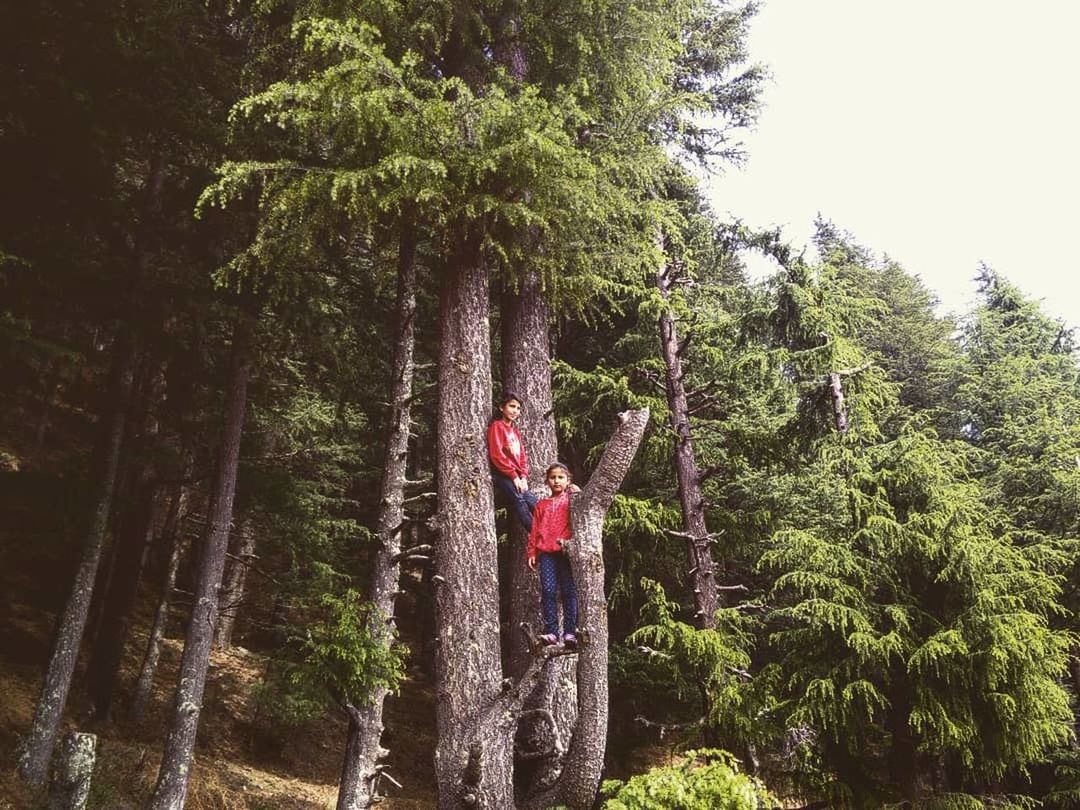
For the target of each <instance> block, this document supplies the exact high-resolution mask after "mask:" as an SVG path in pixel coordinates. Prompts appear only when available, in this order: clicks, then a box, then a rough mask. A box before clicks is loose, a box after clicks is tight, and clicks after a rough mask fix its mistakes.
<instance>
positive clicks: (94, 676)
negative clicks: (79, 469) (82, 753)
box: [86, 468, 155, 721]
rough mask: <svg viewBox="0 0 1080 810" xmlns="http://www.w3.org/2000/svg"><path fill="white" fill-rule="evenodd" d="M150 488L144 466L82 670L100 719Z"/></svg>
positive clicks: (140, 555)
mask: <svg viewBox="0 0 1080 810" xmlns="http://www.w3.org/2000/svg"><path fill="white" fill-rule="evenodd" d="M154 490H155V486H154V482H153V480H152V478H151V473H150V470H149V469H146V468H144V469H143V470H142V472H141V474H140V475H139V481H138V483H137V484H136V485H135V487H134V489H133V492H132V502H133V504H134V508H132V509H131V510H130V511H129V512H128V514H127V515H126V516H125V517H124V519H123V520H121V521H120V536H119V537H118V538H117V539H116V541H115V543H114V545H115V547H116V551H115V565H114V570H113V576H112V577H111V578H110V587H109V590H108V593H107V594H106V596H105V605H104V608H103V609H102V623H101V630H100V632H99V633H98V637H97V639H96V641H95V644H94V652H93V655H92V656H91V658H90V664H89V666H88V667H87V672H86V682H87V685H88V691H89V693H90V699H91V701H92V702H93V704H94V717H95V719H97V720H101V721H108V719H109V715H110V710H111V708H112V701H113V692H114V691H115V688H116V681H117V676H118V675H119V673H120V663H121V659H122V658H123V654H124V644H125V643H126V642H127V636H128V630H129V629H130V627H131V613H132V611H133V610H134V608H135V597H136V596H137V594H138V591H139V580H140V578H141V577H142V570H143V565H144V563H145V561H146V550H147V548H148V547H149V545H150V541H151V540H152V539H153V534H154V508H155V492H154Z"/></svg>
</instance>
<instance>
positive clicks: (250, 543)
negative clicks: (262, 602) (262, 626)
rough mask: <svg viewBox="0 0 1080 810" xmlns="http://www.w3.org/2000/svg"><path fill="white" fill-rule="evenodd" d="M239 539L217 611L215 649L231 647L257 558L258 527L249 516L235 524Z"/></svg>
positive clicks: (236, 534) (222, 588)
mask: <svg viewBox="0 0 1080 810" xmlns="http://www.w3.org/2000/svg"><path fill="white" fill-rule="evenodd" d="M235 536H236V542H235V543H234V550H233V553H232V558H233V559H232V562H231V564H230V565H229V572H228V575H227V576H226V577H225V584H224V585H222V587H221V605H222V607H221V609H220V610H219V611H218V623H217V626H216V627H215V628H214V649H216V650H227V649H229V648H230V647H231V646H232V637H233V629H234V628H235V627H236V614H237V613H238V612H239V611H240V605H241V604H242V603H243V601H244V585H245V584H246V583H247V573H248V568H250V567H251V564H252V560H254V559H255V526H254V525H253V524H252V521H251V519H250V518H248V519H246V520H242V521H240V524H239V525H238V526H237V527H236V532H235Z"/></svg>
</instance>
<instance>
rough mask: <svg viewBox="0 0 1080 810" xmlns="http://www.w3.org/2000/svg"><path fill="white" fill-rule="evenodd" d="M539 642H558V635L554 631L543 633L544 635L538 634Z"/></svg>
mask: <svg viewBox="0 0 1080 810" xmlns="http://www.w3.org/2000/svg"><path fill="white" fill-rule="evenodd" d="M540 643H541V644H545V645H551V644H558V643H559V637H558V636H557V635H555V634H554V633H544V635H542V636H540Z"/></svg>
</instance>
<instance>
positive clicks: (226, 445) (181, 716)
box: [149, 312, 254, 810]
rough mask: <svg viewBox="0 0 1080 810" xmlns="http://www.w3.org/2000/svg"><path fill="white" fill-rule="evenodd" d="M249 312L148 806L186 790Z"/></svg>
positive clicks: (236, 349) (223, 542)
mask: <svg viewBox="0 0 1080 810" xmlns="http://www.w3.org/2000/svg"><path fill="white" fill-rule="evenodd" d="M253 321H254V318H253V317H252V316H251V315H249V314H247V313H245V312H241V313H240V314H239V315H238V319H237V324H236V329H235V331H234V333H233V346H232V357H231V361H230V368H229V376H228V380H227V382H226V391H225V408H224V410H225V424H224V429H223V431H222V437H221V447H220V451H219V456H218V462H217V468H216V470H215V473H214V483H213V489H212V494H211V500H210V507H209V509H208V511H207V516H206V528H205V531H204V533H203V537H202V541H201V545H202V554H201V555H200V559H199V570H198V575H197V580H196V585H195V602H194V605H193V606H192V611H191V620H190V622H189V623H188V630H187V637H186V639H185V641H184V654H183V657H182V658H181V661H180V672H179V676H178V680H177V687H176V697H175V702H174V707H173V715H172V718H171V720H170V722H169V731H168V735H167V737H166V739H165V751H164V754H163V755H162V759H161V770H160V771H159V773H158V781H157V786H156V787H155V788H154V794H153V796H152V797H151V799H150V805H149V806H150V808H151V810H181V808H183V806H184V798H185V796H186V794H187V787H188V777H189V776H190V772H191V765H192V760H193V754H194V749H195V734H196V731H197V730H198V726H199V713H200V712H201V711H202V700H203V691H204V689H205V687H206V670H207V666H208V664H209V662H210V648H211V646H212V643H213V634H214V624H215V623H216V621H217V613H218V589H219V588H220V587H221V575H222V573H223V571H224V568H225V551H226V548H227V546H228V541H229V524H230V523H231V521H232V509H233V496H234V495H235V493H236V473H237V468H238V466H239V461H240V438H241V435H242V434H243V429H244V411H245V408H246V405H247V382H248V373H249V368H250V363H251V361H250V357H249V352H250V343H251V336H252V332H253V330H254V322H253Z"/></svg>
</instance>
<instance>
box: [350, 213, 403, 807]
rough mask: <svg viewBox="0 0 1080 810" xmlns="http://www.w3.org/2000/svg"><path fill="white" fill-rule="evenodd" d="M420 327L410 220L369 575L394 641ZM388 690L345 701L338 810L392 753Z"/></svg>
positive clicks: (367, 800) (387, 635)
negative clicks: (387, 737)
mask: <svg viewBox="0 0 1080 810" xmlns="http://www.w3.org/2000/svg"><path fill="white" fill-rule="evenodd" d="M415 331H416V231H415V229H414V227H413V226H412V224H411V223H410V224H406V225H405V226H404V229H403V232H402V234H401V239H400V243H399V249H398V287H397V335H396V339H395V341H394V361H393V366H392V368H391V379H390V419H389V425H388V426H387V439H386V453H385V455H384V457H383V477H382V485H381V487H380V491H379V495H380V499H379V521H378V527H377V532H376V538H377V542H378V550H377V551H376V553H375V568H374V570H373V572H372V576H371V594H370V599H371V602H372V604H373V605H374V607H375V610H374V611H373V612H372V614H371V621H372V627H371V628H370V629H371V633H372V636H374V637H376V638H379V637H382V638H384V639H385V641H386V643H387V644H388V645H389V644H392V643H393V642H394V619H393V616H394V607H395V604H396V602H397V592H398V581H399V578H400V573H401V571H400V566H399V564H398V559H399V554H400V552H401V535H402V532H403V530H404V518H405V470H406V466H407V462H408V457H409V421H410V419H411V416H412V407H411V405H412V387H413V372H414V362H413V348H414V346H415V342H416V341H415ZM388 694H389V690H387V689H385V688H380V689H379V690H377V691H376V693H375V694H374V695H373V696H372V697H371V700H370V702H369V703H367V704H366V705H362V706H356V705H354V704H352V703H348V704H346V707H345V708H346V712H347V713H348V714H349V738H348V742H347V744H346V748H345V762H344V765H343V766H342V770H341V785H340V787H339V788H338V801H337V810H359V808H362V807H370V806H371V804H372V798H373V797H374V795H375V789H376V786H377V784H378V779H377V776H378V773H379V771H378V770H377V767H378V762H379V759H380V758H382V757H383V756H385V755H386V754H387V753H388V752H387V751H386V749H384V748H383V747H382V745H381V738H382V732H383V704H384V703H385V701H386V696H387V695H388Z"/></svg>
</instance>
